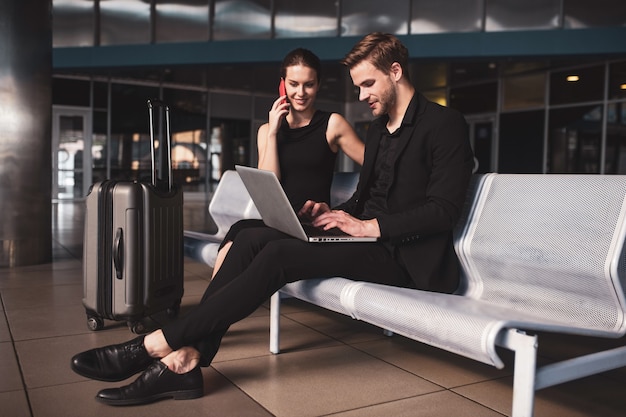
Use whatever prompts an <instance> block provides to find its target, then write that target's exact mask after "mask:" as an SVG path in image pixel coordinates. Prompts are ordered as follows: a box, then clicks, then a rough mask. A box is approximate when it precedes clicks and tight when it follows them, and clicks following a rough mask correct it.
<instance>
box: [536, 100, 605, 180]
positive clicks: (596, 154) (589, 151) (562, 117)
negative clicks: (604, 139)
mask: <svg viewBox="0 0 626 417" xmlns="http://www.w3.org/2000/svg"><path fill="white" fill-rule="evenodd" d="M601 130H602V106H581V107H569V108H565V109H553V110H551V111H550V115H549V125H548V172H549V173H552V174H556V173H571V174H599V173H600V149H601V136H602V135H601Z"/></svg>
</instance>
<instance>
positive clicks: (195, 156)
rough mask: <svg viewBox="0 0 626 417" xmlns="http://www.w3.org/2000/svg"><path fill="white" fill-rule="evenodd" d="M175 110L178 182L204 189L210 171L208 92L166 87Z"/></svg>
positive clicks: (174, 155)
mask: <svg viewBox="0 0 626 417" xmlns="http://www.w3.org/2000/svg"><path fill="white" fill-rule="evenodd" d="M163 101H165V103H168V104H169V106H170V110H171V130H172V169H173V175H174V182H175V183H176V184H180V185H182V186H183V187H184V189H185V191H199V190H204V188H203V186H204V185H205V183H206V174H207V172H208V171H207V155H208V154H207V149H208V144H207V139H206V138H207V135H206V128H207V93H205V92H201V91H188V90H177V89H164V90H163Z"/></svg>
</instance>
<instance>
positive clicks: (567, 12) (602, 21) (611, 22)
mask: <svg viewBox="0 0 626 417" xmlns="http://www.w3.org/2000/svg"><path fill="white" fill-rule="evenodd" d="M563 20H564V22H563V24H564V26H565V27H566V28H572V29H577V28H587V27H593V26H626V3H624V0H594V1H593V2H592V3H591V2H589V0H564V1H563Z"/></svg>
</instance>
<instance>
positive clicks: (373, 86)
mask: <svg viewBox="0 0 626 417" xmlns="http://www.w3.org/2000/svg"><path fill="white" fill-rule="evenodd" d="M342 63H343V64H344V65H346V66H347V67H348V68H349V70H350V76H351V77H352V81H353V83H354V85H355V86H357V87H358V88H359V90H360V94H359V99H360V100H361V101H366V102H367V103H368V104H369V106H370V108H371V110H372V114H373V115H374V116H377V117H378V118H377V119H376V120H375V121H374V122H373V123H372V124H371V126H370V129H369V130H368V134H367V139H366V144H365V145H366V147H365V149H366V150H365V160H364V164H363V168H362V171H361V176H360V180H359V184H358V186H357V190H356V192H355V194H354V195H353V196H352V198H351V199H350V200H349V201H347V202H345V203H344V204H342V205H340V206H339V207H337V208H336V209H335V210H330V208H329V207H328V206H327V205H326V203H319V202H314V201H308V202H307V203H305V205H304V207H303V208H302V209H301V210H300V214H301V215H302V216H309V217H312V218H313V221H314V224H315V225H317V226H320V227H323V228H326V229H329V228H333V227H338V228H340V229H342V230H343V231H344V232H347V233H348V234H351V235H354V236H373V237H378V238H379V240H378V242H376V243H359V244H354V243H353V244H350V243H345V244H327V245H325V244H310V243H306V242H302V241H300V240H297V239H294V238H291V237H289V236H287V235H285V234H283V233H281V232H279V231H277V230H274V229H271V228H258V229H246V230H244V231H242V232H241V233H240V234H239V235H238V236H237V237H236V239H235V240H234V241H233V244H232V247H231V249H230V251H229V253H228V256H227V257H226V259H225V260H224V263H223V264H222V267H221V268H220V270H219V272H218V273H217V274H216V276H215V278H214V279H213V281H212V283H211V284H210V285H209V287H208V288H207V290H206V292H205V294H204V296H203V298H202V300H201V302H200V304H199V305H198V306H197V307H196V308H195V309H194V310H193V311H191V312H190V313H189V314H188V315H186V316H185V317H182V318H181V319H179V320H177V321H176V322H175V323H173V324H171V325H167V326H165V327H164V328H163V329H160V330H157V331H155V332H153V333H151V334H149V335H147V336H146V337H145V338H143V337H139V338H136V339H134V340H132V341H130V342H127V343H123V344H119V345H113V346H107V347H104V348H98V349H92V350H89V351H86V352H83V353H80V354H78V355H76V356H74V358H73V359H72V369H74V371H76V372H77V373H79V374H81V375H83V376H86V377H89V378H94V379H99V380H105V381H121V380H123V379H126V378H128V377H130V376H132V375H133V374H135V373H138V372H141V371H143V373H142V374H141V376H140V377H139V378H138V379H137V380H135V381H134V382H133V383H131V384H130V385H127V386H123V387H121V388H113V389H105V390H102V391H100V392H99V393H98V395H97V399H98V400H100V401H102V402H104V403H107V404H111V405H129V404H144V403H149V402H152V401H155V400H158V399H161V398H169V397H174V398H176V399H186V398H196V397H199V396H201V395H202V394H203V382H202V373H201V371H200V366H209V364H210V363H211V360H212V359H213V357H214V356H215V354H216V353H217V350H218V348H219V344H220V342H221V339H222V337H223V335H224V334H225V333H226V331H227V330H228V328H229V326H230V325H231V324H233V323H235V322H237V321H238V320H241V319H243V318H244V317H246V316H248V315H249V314H250V313H252V312H253V311H254V310H255V309H257V308H258V307H259V306H260V305H261V304H262V303H263V302H264V301H265V300H266V299H267V298H268V297H269V296H270V295H271V294H273V293H274V292H275V291H277V290H278V289H280V288H281V287H282V286H283V285H285V284H286V283H288V282H293V281H296V280H300V279H309V278H324V277H334V276H343V277H346V278H351V279H354V280H360V281H369V282H379V283H383V284H388V285H396V286H406V287H414V288H419V289H426V290H431V291H442V292H452V291H454V290H455V289H456V287H457V285H458V279H459V277H458V275H459V270H458V260H457V258H456V254H455V252H454V248H453V242H452V229H453V227H454V225H455V223H456V222H457V219H458V217H459V214H460V212H461V208H462V206H463V203H464V199H465V193H466V188H467V185H468V182H469V178H470V176H471V169H472V166H473V157H472V152H471V149H470V146H469V141H468V137H467V125H466V123H465V120H464V119H463V117H462V116H461V115H460V114H459V113H457V112H456V111H453V110H451V109H447V108H445V107H442V106H439V105H437V104H434V103H431V102H429V101H427V100H426V99H425V98H424V97H423V96H422V95H421V94H419V93H417V92H416V91H415V89H414V87H413V85H412V84H411V82H410V78H409V74H408V51H407V49H406V47H405V46H404V45H402V43H401V42H400V41H399V40H398V39H397V38H396V37H394V36H393V35H389V34H383V33H372V34H370V35H367V36H365V37H364V38H363V39H362V40H361V41H360V42H359V43H358V44H357V45H355V47H354V48H353V49H352V51H350V53H348V55H346V57H345V58H344V60H343V62H342ZM357 259H358V261H355V260H357Z"/></svg>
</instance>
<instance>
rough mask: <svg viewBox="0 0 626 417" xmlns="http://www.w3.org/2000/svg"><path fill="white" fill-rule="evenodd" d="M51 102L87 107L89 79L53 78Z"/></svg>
mask: <svg viewBox="0 0 626 417" xmlns="http://www.w3.org/2000/svg"><path fill="white" fill-rule="evenodd" d="M52 104H54V105H64V106H79V107H89V81H87V80H75V79H71V78H56V77H55V78H53V79H52Z"/></svg>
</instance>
